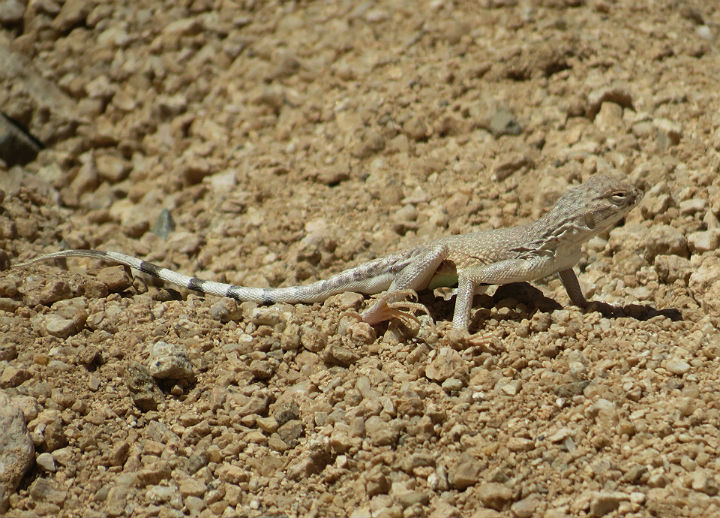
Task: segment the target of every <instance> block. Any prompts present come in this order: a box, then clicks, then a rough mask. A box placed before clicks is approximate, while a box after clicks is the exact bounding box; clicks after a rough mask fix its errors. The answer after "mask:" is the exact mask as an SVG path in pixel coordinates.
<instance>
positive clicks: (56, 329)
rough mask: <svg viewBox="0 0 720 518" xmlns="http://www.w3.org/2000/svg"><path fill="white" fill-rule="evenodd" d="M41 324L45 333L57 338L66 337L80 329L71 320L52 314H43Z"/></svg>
mask: <svg viewBox="0 0 720 518" xmlns="http://www.w3.org/2000/svg"><path fill="white" fill-rule="evenodd" d="M42 325H43V327H44V328H45V332H46V333H47V334H49V335H51V336H56V337H58V338H67V337H69V336H72V335H74V334H77V333H78V332H79V331H80V330H79V329H77V327H76V325H75V322H74V321H73V320H71V319H69V318H63V317H61V316H59V315H53V314H50V315H43V318H42Z"/></svg>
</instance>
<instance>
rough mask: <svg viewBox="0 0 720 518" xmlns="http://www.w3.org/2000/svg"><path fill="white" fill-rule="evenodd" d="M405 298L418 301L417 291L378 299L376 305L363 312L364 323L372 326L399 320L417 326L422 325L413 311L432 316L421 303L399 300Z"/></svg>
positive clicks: (404, 291) (386, 295)
mask: <svg viewBox="0 0 720 518" xmlns="http://www.w3.org/2000/svg"><path fill="white" fill-rule="evenodd" d="M405 297H411V298H413V299H415V300H417V293H415V290H410V289H407V290H399V291H391V292H388V293H385V294H384V295H382V296H381V297H380V298H379V299H377V301H376V302H375V304H373V305H372V306H370V308H368V309H367V310H366V311H364V312H363V314H362V319H363V321H364V322H367V323H368V324H370V325H375V324H379V323H380V322H385V321H387V320H392V319H397V320H400V321H402V322H404V321H406V320H412V321H413V322H414V323H415V324H420V321H419V320H418V318H417V317H416V316H415V315H413V314H412V313H411V311H422V312H424V313H427V314H428V316H429V315H430V312H429V311H428V309H427V308H426V307H425V306H424V305H423V304H420V303H419V302H412V301H409V300H399V299H403V298H405ZM402 310H405V311H402Z"/></svg>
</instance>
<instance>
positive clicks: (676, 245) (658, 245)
mask: <svg viewBox="0 0 720 518" xmlns="http://www.w3.org/2000/svg"><path fill="white" fill-rule="evenodd" d="M645 236H646V237H645V249H644V251H643V255H644V256H645V259H646V260H647V261H648V262H650V263H652V262H653V260H654V259H655V256H657V255H661V254H662V255H679V256H681V257H687V256H688V243H687V239H686V238H685V236H684V235H683V233H682V232H681V231H680V230H679V229H677V228H675V227H671V226H670V225H653V230H652V233H651V234H650V235H649V236H648V235H647V233H645ZM613 237H614V236H613Z"/></svg>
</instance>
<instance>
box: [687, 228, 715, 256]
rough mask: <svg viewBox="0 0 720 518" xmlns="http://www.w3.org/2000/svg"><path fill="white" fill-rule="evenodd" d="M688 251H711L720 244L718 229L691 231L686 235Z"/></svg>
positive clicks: (697, 252) (695, 252)
mask: <svg viewBox="0 0 720 518" xmlns="http://www.w3.org/2000/svg"><path fill="white" fill-rule="evenodd" d="M687 240H688V245H689V248H690V251H691V252H692V253H694V254H701V253H703V252H713V251H715V250H717V249H718V246H720V229H717V228H714V229H712V230H704V231H700V232H693V233H691V234H688V236H687Z"/></svg>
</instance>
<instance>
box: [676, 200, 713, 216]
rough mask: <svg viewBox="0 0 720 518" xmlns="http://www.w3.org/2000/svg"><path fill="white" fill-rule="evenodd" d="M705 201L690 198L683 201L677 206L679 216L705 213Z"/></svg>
mask: <svg viewBox="0 0 720 518" xmlns="http://www.w3.org/2000/svg"><path fill="white" fill-rule="evenodd" d="M706 207H707V201H706V200H704V199H703V198H690V199H688V200H683V201H681V202H680V203H679V204H678V209H680V214H684V215H691V214H695V213H698V212H705V209H706Z"/></svg>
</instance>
